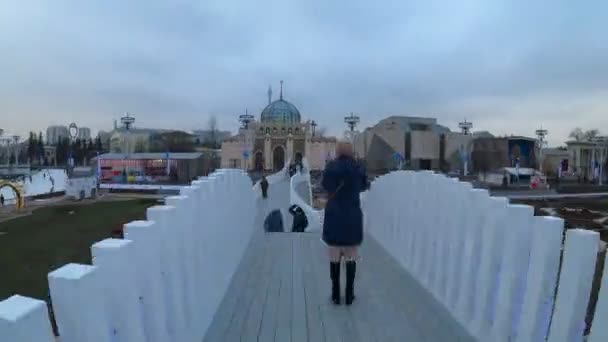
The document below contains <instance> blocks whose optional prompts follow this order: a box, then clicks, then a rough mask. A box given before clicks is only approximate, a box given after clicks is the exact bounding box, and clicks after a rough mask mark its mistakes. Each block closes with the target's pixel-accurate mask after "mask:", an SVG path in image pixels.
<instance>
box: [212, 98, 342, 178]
mask: <svg viewBox="0 0 608 342" xmlns="http://www.w3.org/2000/svg"><path fill="white" fill-rule="evenodd" d="M312 128H313V126H312V125H311V122H310V121H306V122H302V116H301V114H300V111H299V110H298V109H297V108H296V106H294V105H293V104H291V103H290V102H288V101H286V100H285V99H284V98H283V91H282V88H281V94H280V96H279V99H278V100H276V101H272V91H271V90H270V89H269V91H268V105H267V106H266V108H264V110H263V111H262V112H261V114H260V119H259V120H253V121H251V122H247V123H244V125H243V127H241V128H240V129H239V132H238V134H236V135H235V136H232V137H230V138H227V139H225V140H224V141H223V142H222V152H221V156H222V157H221V160H222V162H221V163H222V167H224V168H240V169H245V170H250V171H277V170H280V169H282V168H283V167H284V166H285V164H286V163H288V162H289V161H291V162H298V161H299V160H302V158H304V157H306V158H307V160H308V162H309V164H310V167H311V169H322V168H324V167H325V163H326V161H327V160H330V159H333V158H334V157H335V150H336V139H335V138H326V137H318V136H314V134H313V131H312Z"/></svg>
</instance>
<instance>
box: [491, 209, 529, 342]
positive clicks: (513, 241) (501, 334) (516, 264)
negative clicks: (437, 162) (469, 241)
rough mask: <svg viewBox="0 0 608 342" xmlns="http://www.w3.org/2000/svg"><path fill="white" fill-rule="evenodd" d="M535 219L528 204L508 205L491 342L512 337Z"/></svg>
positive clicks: (507, 339)
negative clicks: (506, 229) (507, 228)
mask: <svg viewBox="0 0 608 342" xmlns="http://www.w3.org/2000/svg"><path fill="white" fill-rule="evenodd" d="M533 217H534V208H532V207H530V206H527V205H509V206H508V207H507V222H508V224H509V230H508V231H505V235H504V236H505V239H504V244H505V247H504V252H503V257H502V267H501V269H500V275H499V277H500V278H499V287H498V298H497V302H496V315H495V319H494V321H493V324H492V331H491V333H490V335H491V336H492V341H497V342H500V341H509V340H511V339H512V337H513V332H514V331H513V328H514V327H516V326H517V323H518V322H515V321H514V318H515V317H519V316H520V313H519V312H518V310H520V309H521V301H522V300H523V298H520V297H519V296H518V295H519V294H520V291H521V287H523V284H525V281H526V274H527V272H528V263H529V260H528V259H529V255H530V238H531V233H532V229H531V228H532V227H531V226H532V225H533V220H532V218H533Z"/></svg>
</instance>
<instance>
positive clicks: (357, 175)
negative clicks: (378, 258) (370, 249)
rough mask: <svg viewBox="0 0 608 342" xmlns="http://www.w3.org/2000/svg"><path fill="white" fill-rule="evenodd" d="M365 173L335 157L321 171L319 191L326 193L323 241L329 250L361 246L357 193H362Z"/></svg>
mask: <svg viewBox="0 0 608 342" xmlns="http://www.w3.org/2000/svg"><path fill="white" fill-rule="evenodd" d="M366 185H367V175H366V173H365V170H364V169H363V168H362V167H361V166H360V165H359V164H358V163H357V162H356V161H355V160H354V159H353V158H351V157H344V156H342V157H338V159H336V160H334V161H332V162H330V163H329V164H327V166H326V167H325V172H324V173H323V188H324V189H325V190H326V191H327V192H328V193H329V199H328V201H327V204H326V206H325V220H324V222H323V241H325V243H327V244H328V245H330V246H358V245H360V244H361V242H363V212H362V211H361V201H360V199H359V193H360V192H362V191H364V190H365V187H366Z"/></svg>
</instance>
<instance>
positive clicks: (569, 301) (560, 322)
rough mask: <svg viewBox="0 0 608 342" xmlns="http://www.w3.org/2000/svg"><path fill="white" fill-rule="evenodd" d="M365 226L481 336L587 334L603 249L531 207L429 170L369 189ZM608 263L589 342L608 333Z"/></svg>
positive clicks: (520, 341)
mask: <svg viewBox="0 0 608 342" xmlns="http://www.w3.org/2000/svg"><path fill="white" fill-rule="evenodd" d="M362 197H363V206H364V211H365V220H366V221H365V225H366V230H367V231H368V232H369V233H370V234H371V235H372V236H374V238H375V239H376V240H377V241H378V242H379V243H380V244H381V245H383V246H384V248H385V249H386V250H387V251H388V252H389V253H390V254H392V256H393V257H394V258H395V259H397V260H398V261H399V262H400V264H401V265H402V267H404V268H405V269H406V270H408V271H409V272H410V273H411V274H412V275H413V276H414V277H415V278H416V279H417V281H418V282H419V283H420V284H421V285H422V286H424V287H425V288H426V289H427V290H428V291H429V292H431V293H432V294H433V295H434V297H435V298H436V299H437V300H438V301H439V302H441V303H442V304H443V305H444V306H445V307H446V308H447V309H448V310H449V311H450V312H451V314H452V315H453V317H454V318H455V319H457V320H458V321H459V322H460V323H461V324H462V325H463V326H464V327H465V328H466V329H467V330H468V331H469V332H470V333H471V334H472V335H473V336H475V337H476V338H477V339H478V340H480V341H498V342H500V341H517V342H527V341H551V342H558V341H564V342H565V341H568V342H570V341H582V340H583V335H584V331H585V328H586V326H585V316H586V313H587V308H588V304H589V300H590V292H591V286H592V282H593V277H594V271H595V266H596V260H597V256H598V248H599V235H598V233H597V232H592V231H587V230H581V229H571V230H568V231H566V232H565V241H564V242H563V236H564V222H563V220H562V219H560V218H555V217H535V216H534V212H533V208H532V207H529V206H525V205H512V204H509V203H508V201H507V200H506V199H505V198H500V197H490V196H489V194H488V192H487V190H482V189H473V188H472V187H471V185H470V184H469V183H463V182H459V181H458V180H455V179H451V178H447V177H445V176H442V175H438V174H433V173H431V172H421V173H415V172H411V171H397V172H393V173H390V174H387V175H384V176H382V177H379V178H378V179H376V180H375V181H374V183H373V184H372V186H371V189H370V190H369V191H368V192H367V193H365V194H363V196H362ZM607 273H608V267H606V268H605V269H604V271H603V274H604V276H603V280H602V288H601V290H600V293H599V297H598V301H597V305H596V306H595V313H594V319H593V322H595V324H593V325H592V326H591V329H590V334H589V335H588V336H587V338H588V341H589V342H601V341H608V325H606V324H603V323H605V321H606V319H608V275H607Z"/></svg>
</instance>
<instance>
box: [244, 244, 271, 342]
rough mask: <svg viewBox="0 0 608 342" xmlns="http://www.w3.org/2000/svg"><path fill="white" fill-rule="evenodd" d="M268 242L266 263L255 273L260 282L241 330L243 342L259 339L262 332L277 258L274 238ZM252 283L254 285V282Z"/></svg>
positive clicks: (257, 283)
mask: <svg viewBox="0 0 608 342" xmlns="http://www.w3.org/2000/svg"><path fill="white" fill-rule="evenodd" d="M267 242H268V244H266V246H265V250H267V251H268V254H267V255H266V258H265V259H264V263H263V264H262V265H261V267H260V268H259V273H257V272H256V273H257V274H255V277H256V280H258V282H256V283H255V284H256V288H255V291H254V292H255V295H254V298H253V301H252V303H251V306H250V308H249V313H248V315H247V319H246V321H245V324H244V326H243V330H242V331H241V341H243V342H249V341H252V342H256V341H258V336H259V333H260V327H261V324H262V319H263V316H264V309H265V307H264V304H265V303H266V300H267V298H266V297H267V295H268V289H269V288H270V282H271V280H272V277H271V276H272V271H273V268H274V267H273V266H274V265H276V263H275V262H273V260H274V259H275V258H276V253H275V252H274V249H275V248H276V244H275V243H274V239H268V240H267ZM251 285H252V286H253V284H251Z"/></svg>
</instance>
